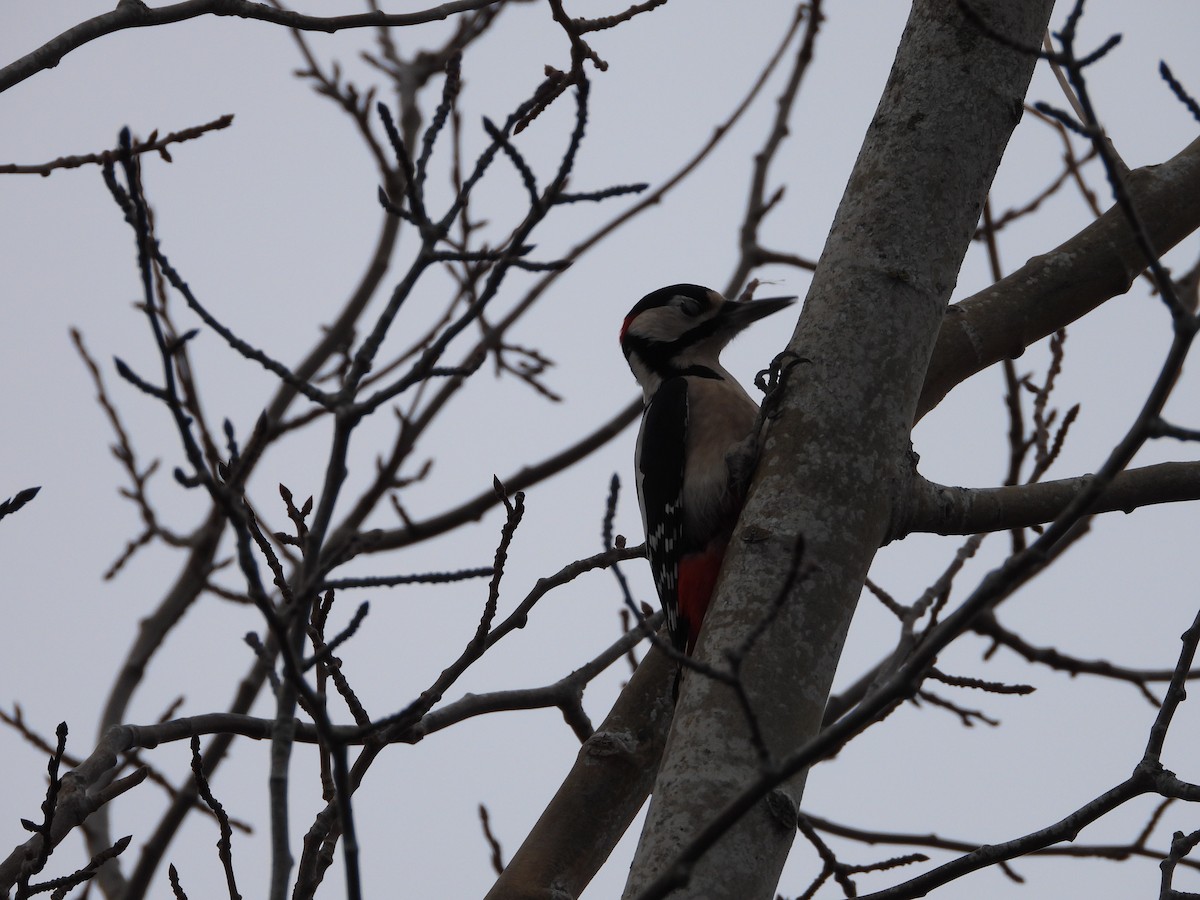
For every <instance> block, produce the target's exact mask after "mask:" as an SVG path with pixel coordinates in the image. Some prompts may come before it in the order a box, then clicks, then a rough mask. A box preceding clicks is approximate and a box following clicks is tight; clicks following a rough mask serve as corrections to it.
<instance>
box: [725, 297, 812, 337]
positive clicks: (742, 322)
mask: <svg viewBox="0 0 1200 900" xmlns="http://www.w3.org/2000/svg"><path fill="white" fill-rule="evenodd" d="M795 302H796V298H795V297H763V298H762V299H761V300H742V301H737V300H731V301H727V302H726V303H725V305H724V306H722V307H721V312H720V318H721V320H722V323H721V324H722V330H723V331H727V332H730V333H733V334H736V333H737V332H739V331H741V330H742V329H743V328H745V327H746V326H747V325H750V324H751V323H753V322H757V321H758V320H759V319H762V318H764V317H766V316H769V315H771V313H775V312H779V310H781V309H784V308H785V307H788V306H791V305H792V304H793V303H795Z"/></svg>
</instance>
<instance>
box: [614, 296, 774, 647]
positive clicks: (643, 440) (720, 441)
mask: <svg viewBox="0 0 1200 900" xmlns="http://www.w3.org/2000/svg"><path fill="white" fill-rule="evenodd" d="M793 300H795V298H794V297H774V298H770V299H763V300H750V301H745V302H736V301H731V300H726V299H725V298H724V297H722V296H721V295H720V294H718V293H717V292H716V291H712V290H709V289H708V288H704V287H700V286H699V285H696V284H673V285H671V286H670V287H665V288H660V289H659V290H657V291H654V292H652V293H649V294H647V295H646V296H645V297H643V298H642V299H641V300H640V301H638V303H637V305H636V306H634V307H633V309H631V310H630V311H629V315H627V316H626V317H625V322H624V324H623V325H622V326H621V349H622V350H623V351H624V352H625V359H626V360H627V361H628V362H629V367H630V368H631V369H632V370H633V374H634V376H635V377H636V378H637V380H638V383H639V384H640V385H641V386H642V392H643V395H644V398H645V403H646V409H645V412H644V413H643V414H642V427H641V431H640V432H639V433H638V439H637V450H636V454H635V472H636V477H637V491H638V502H639V503H640V504H641V508H642V524H643V525H644V526H645V529H646V551H647V556H648V557H649V559H650V569H651V571H652V572H653V575H654V585H655V587H656V588H657V590H658V596H659V599H660V600H661V601H662V607H663V612H664V613H665V614H666V619H667V630H668V632H669V633H670V635H671V640H672V643H673V644H674V645H675V647H676V648H677V649H679V650H680V651H682V652H684V653H687V654H689V655H690V654H691V652H692V650H693V649H694V648H695V646H696V639H697V637H699V635H700V625H701V623H702V622H703V621H704V614H705V612H706V611H707V610H708V604H709V600H710V599H711V598H712V592H713V588H714V587H715V586H716V581H717V575H718V573H719V572H720V571H721V562H722V560H723V559H724V557H725V548H726V546H727V545H728V544H729V539H730V536H731V535H732V533H733V528H734V526H735V525H736V524H737V519H738V515H739V513H740V512H741V508H742V502H743V499H744V498H743V496H742V493H743V490H744V485H742V484H740V483H734V482H735V480H736V481H739V482H740V479H736V478H735V476H734V473H732V472H731V470H730V463H731V461H732V454H733V453H735V452H736V451H737V450H738V449H739V448H742V447H744V446H745V442H746V441H747V439H748V438H750V437H751V435H752V433H753V431H754V429H755V427H756V425H757V423H758V404H756V403H755V402H754V401H753V400H751V399H750V395H749V394H747V393H746V391H745V389H744V388H743V387H742V386H741V385H740V384H738V383H737V381H735V380H734V378H733V376H732V375H730V374H729V373H728V372H727V371H726V370H725V369H724V367H722V366H721V362H720V355H721V350H722V349H724V347H725V345H726V344H728V343H729V341H730V340H731V339H732V338H733V337H734V335H736V334H737V333H738V332H740V331H741V330H742V329H743V328H745V327H746V326H747V325H749V324H750V323H751V322H755V321H757V320H758V319H761V318H762V317H763V316H768V315H770V314H771V313H773V312H777V311H778V310H781V309H783V308H784V307H785V306H788V305H789V304H790V303H792V301H793Z"/></svg>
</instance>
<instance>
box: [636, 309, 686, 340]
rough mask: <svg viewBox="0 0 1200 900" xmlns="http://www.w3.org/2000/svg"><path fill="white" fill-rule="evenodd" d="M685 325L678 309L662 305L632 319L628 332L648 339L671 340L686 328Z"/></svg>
mask: <svg viewBox="0 0 1200 900" xmlns="http://www.w3.org/2000/svg"><path fill="white" fill-rule="evenodd" d="M687 326H688V323H687V322H686V321H685V320H684V318H683V316H681V315H680V314H679V311H678V310H676V309H673V308H671V307H667V306H663V307H659V308H656V309H648V310H646V311H645V312H644V313H642V314H641V315H640V316H638V317H637V318H636V319H634V321H633V324H632V325H631V326H630V328H629V333H630V334H632V335H634V336H635V337H639V338H645V339H646V340H650V341H673V340H675V338H677V337H679V335H681V334H682V333H683V332H684V331H686V330H687Z"/></svg>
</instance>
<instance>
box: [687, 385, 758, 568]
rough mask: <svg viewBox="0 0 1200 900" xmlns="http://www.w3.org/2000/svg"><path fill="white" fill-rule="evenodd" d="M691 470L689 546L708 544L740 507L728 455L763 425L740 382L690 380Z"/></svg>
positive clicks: (689, 452)
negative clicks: (759, 422)
mask: <svg viewBox="0 0 1200 900" xmlns="http://www.w3.org/2000/svg"><path fill="white" fill-rule="evenodd" d="M687 381H688V431H687V444H688V446H687V465H686V466H685V468H684V472H683V518H684V535H685V543H687V544H689V545H691V546H697V545H704V544H707V543H708V541H709V540H711V539H712V538H714V537H716V536H718V532H721V531H723V530H726V529H727V528H729V527H732V524H733V523H732V522H731V521H729V520H730V518H731V514H732V513H733V512H734V510H735V508H736V505H737V503H738V498H736V497H734V496H733V495H732V492H731V490H730V486H729V466H728V464H727V462H726V454H727V453H728V452H729V451H730V450H731V449H732V448H733V447H734V446H736V445H737V444H739V443H741V442H742V441H743V440H745V439H746V438H747V437H748V436H749V435H750V433H751V431H753V429H754V426H755V424H756V423H757V421H758V406H757V405H756V404H755V402H754V401H753V400H751V399H750V396H749V395H748V394H747V393H746V392H745V391H744V390H743V389H742V386H741V385H740V384H738V383H737V382H736V381H734V380H732V379H731V378H730V379H726V378H688V379H687Z"/></svg>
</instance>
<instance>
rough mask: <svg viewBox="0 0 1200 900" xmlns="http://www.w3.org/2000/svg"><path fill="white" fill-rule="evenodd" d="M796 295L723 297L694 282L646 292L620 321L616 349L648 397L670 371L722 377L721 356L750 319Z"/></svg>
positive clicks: (773, 308) (774, 308)
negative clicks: (622, 320) (738, 299)
mask: <svg viewBox="0 0 1200 900" xmlns="http://www.w3.org/2000/svg"><path fill="white" fill-rule="evenodd" d="M795 299H796V298H795V297H769V298H763V299H762V300H745V301H736V300H726V299H725V298H724V297H722V296H721V295H720V294H718V293H717V292H716V291H714V290H710V289H709V288H706V287H701V286H700V285H698V284H673V285H671V286H669V287H665V288H659V289H658V290H657V291H652V292H651V293H649V294H647V295H646V296H645V297H643V298H642V299H641V300H639V301H638V302H637V304H636V305H635V306H634V307H633V309H631V310H630V311H629V314H628V315H627V316H625V321H624V323H623V324H622V325H621V349H622V350H623V351H624V353H625V359H626V360H628V362H629V367H630V368H631V369H632V370H633V374H634V375H635V376H636V377H637V380H638V383H639V384H641V386H642V389H643V391H644V392H645V394H646V396H647V397H650V396H651V395H653V393H654V391H655V390H657V388H658V385H659V384H661V383H662V381H663V380H664V379H667V378H670V377H672V376H675V375H689V374H694V375H709V376H710V377H712V376H714V375H716V376H721V375H723V374H724V370H723V369H721V364H720V356H721V351H722V350H723V349H724V348H725V345H726V344H728V343H729V342H730V341H731V340H732V339H733V338H734V336H735V335H737V334H738V333H739V332H740V331H742V330H743V329H744V328H745V327H746V326H747V325H750V324H751V323H752V322H757V321H758V320H759V319H761V318H763V317H764V316H769V315H770V314H771V313H773V312H778V311H779V310H781V309H783V308H784V307H786V306H790V305H791V304H792V303H793V302H794V301H795Z"/></svg>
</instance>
